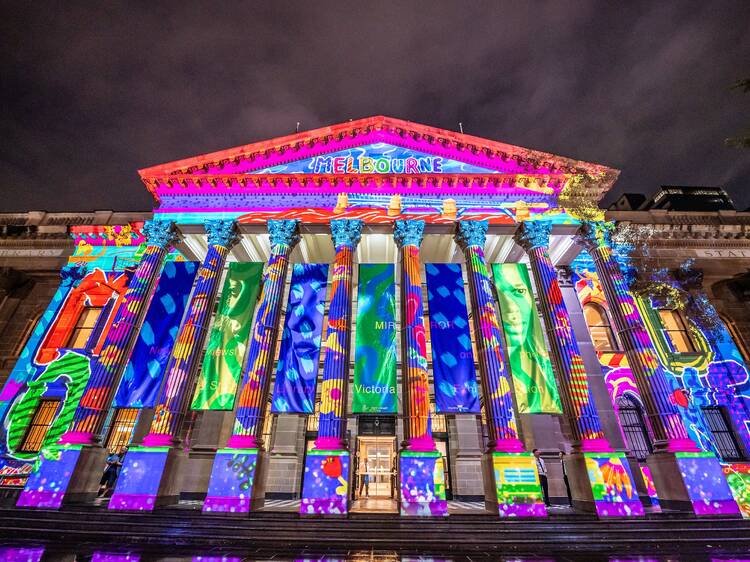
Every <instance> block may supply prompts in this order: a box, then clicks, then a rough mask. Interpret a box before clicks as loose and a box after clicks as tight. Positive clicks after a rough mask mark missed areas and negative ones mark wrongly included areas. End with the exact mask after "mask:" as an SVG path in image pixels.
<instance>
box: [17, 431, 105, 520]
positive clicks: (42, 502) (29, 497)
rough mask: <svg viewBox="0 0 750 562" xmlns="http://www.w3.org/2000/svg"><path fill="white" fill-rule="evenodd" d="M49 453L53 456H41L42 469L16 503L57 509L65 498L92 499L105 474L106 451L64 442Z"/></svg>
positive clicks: (35, 473) (65, 500) (34, 475)
mask: <svg viewBox="0 0 750 562" xmlns="http://www.w3.org/2000/svg"><path fill="white" fill-rule="evenodd" d="M50 454H51V456H52V457H53V458H46V457H42V461H41V464H40V465H39V469H38V470H37V471H36V472H34V473H32V474H31V475H30V476H29V479H28V480H27V481H26V486H25V487H24V489H23V492H21V495H20V496H19V498H18V502H16V506H17V507H44V508H48V509H58V508H59V507H60V506H61V505H62V504H63V501H64V502H65V503H71V502H86V501H92V500H93V499H94V498H95V497H96V493H97V491H98V489H99V480H100V479H101V476H102V474H103V473H104V468H105V465H106V462H105V458H106V456H107V450H106V449H104V448H102V447H94V446H91V445H61V446H59V448H58V450H57V451H55V452H52V453H50Z"/></svg>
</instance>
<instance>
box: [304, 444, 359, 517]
mask: <svg viewBox="0 0 750 562" xmlns="http://www.w3.org/2000/svg"><path fill="white" fill-rule="evenodd" d="M302 478H303V482H302V502H301V503H300V507H299V512H300V515H346V514H347V513H348V512H349V502H348V499H349V451H345V450H338V451H323V450H320V451H319V450H317V449H313V450H311V451H308V452H307V455H306V456H305V472H304V474H303V476H302Z"/></svg>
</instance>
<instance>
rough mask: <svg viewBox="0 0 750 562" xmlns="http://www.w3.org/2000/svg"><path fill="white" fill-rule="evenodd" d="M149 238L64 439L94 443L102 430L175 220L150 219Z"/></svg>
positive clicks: (146, 228) (146, 229)
mask: <svg viewBox="0 0 750 562" xmlns="http://www.w3.org/2000/svg"><path fill="white" fill-rule="evenodd" d="M143 234H144V235H145V236H146V238H147V240H148V242H147V245H146V249H145V250H144V252H143V257H142V258H141V261H140V262H139V264H138V268H137V269H136V270H135V273H134V274H133V277H132V279H131V280H130V283H129V284H128V290H127V292H126V293H125V297H124V298H123V302H122V304H121V305H120V306H119V307H118V309H117V312H116V313H115V318H114V320H113V321H112V326H111V328H110V329H109V331H108V332H107V336H106V338H105V340H104V344H103V345H102V350H101V353H100V354H99V357H97V359H96V360H95V361H94V364H93V366H92V369H91V376H90V377H89V380H88V383H86V389H85V390H84V392H83V396H82V398H81V401H80V403H79V405H78V408H77V409H76V412H75V415H74V417H73V423H72V425H71V428H70V430H69V431H68V432H66V433H65V434H64V435H63V436H62V438H61V439H60V442H61V443H69V444H91V443H94V442H95V440H96V437H97V435H98V433H99V432H100V431H101V429H102V426H103V424H104V420H105V418H106V415H107V412H108V410H109V406H110V403H111V401H112V396H113V394H114V391H115V388H116V387H117V384H116V383H117V381H118V379H119V377H120V375H122V371H123V369H124V368H125V365H126V363H127V360H128V358H129V356H130V352H131V351H132V348H133V345H134V343H135V339H136V337H137V336H138V332H139V330H140V326H141V323H142V322H143V317H144V314H145V313H146V308H147V307H148V303H149V301H150V299H151V295H152V293H153V291H154V288H155V287H156V281H157V279H158V276H159V271H160V269H161V265H162V262H163V261H164V257H165V256H166V254H167V252H168V250H169V246H170V245H171V244H172V243H173V242H174V241H175V236H176V235H175V230H174V223H173V222H172V221H149V222H147V223H146V224H145V225H144V226H143Z"/></svg>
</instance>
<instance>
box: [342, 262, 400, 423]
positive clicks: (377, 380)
mask: <svg viewBox="0 0 750 562" xmlns="http://www.w3.org/2000/svg"><path fill="white" fill-rule="evenodd" d="M395 273H396V268H395V266H394V265H393V264H390V263H363V264H360V265H359V287H358V289H357V341H356V351H355V361H354V393H353V395H352V412H353V413H356V414H372V413H380V414H383V413H396V396H397V394H396V284H395V281H394V279H395Z"/></svg>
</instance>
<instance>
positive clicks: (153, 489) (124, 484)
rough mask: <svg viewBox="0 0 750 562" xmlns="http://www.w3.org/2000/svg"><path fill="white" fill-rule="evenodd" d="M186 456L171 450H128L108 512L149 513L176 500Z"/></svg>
mask: <svg viewBox="0 0 750 562" xmlns="http://www.w3.org/2000/svg"><path fill="white" fill-rule="evenodd" d="M186 459H187V455H186V453H185V452H184V451H182V450H179V449H175V448H173V447H130V449H129V450H128V452H127V454H126V455H125V458H124V459H123V462H122V468H121V469H120V476H119V477H118V478H117V485H116V486H115V491H114V493H113V494H112V498H111V499H110V500H109V509H112V510H131V511H153V510H154V508H156V507H162V506H165V505H173V504H176V503H177V502H178V501H179V500H180V486H179V484H180V481H181V478H180V476H181V471H182V467H183V464H184V462H185V460H186Z"/></svg>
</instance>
